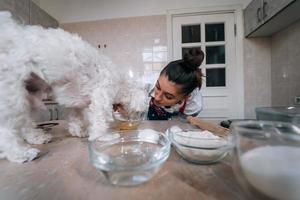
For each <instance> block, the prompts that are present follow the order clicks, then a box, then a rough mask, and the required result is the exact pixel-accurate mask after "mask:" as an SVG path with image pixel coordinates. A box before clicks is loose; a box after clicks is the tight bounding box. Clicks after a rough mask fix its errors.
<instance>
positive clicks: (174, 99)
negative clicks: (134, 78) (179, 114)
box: [153, 74, 185, 106]
mask: <svg viewBox="0 0 300 200" xmlns="http://www.w3.org/2000/svg"><path fill="white" fill-rule="evenodd" d="M179 90H180V87H179V86H178V85H176V83H174V82H171V81H169V80H168V77H167V76H166V75H164V74H162V75H160V77H159V78H158V80H157V82H156V84H155V89H154V101H153V103H154V104H155V105H156V106H173V105H175V104H177V103H178V102H179V101H181V100H183V99H184V98H185V95H183V94H179V93H178V91H179Z"/></svg>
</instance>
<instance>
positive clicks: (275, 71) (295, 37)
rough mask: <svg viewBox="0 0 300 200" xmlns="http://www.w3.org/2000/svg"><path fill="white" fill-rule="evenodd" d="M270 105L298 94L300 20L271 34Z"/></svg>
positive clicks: (285, 102) (291, 99)
mask: <svg viewBox="0 0 300 200" xmlns="http://www.w3.org/2000/svg"><path fill="white" fill-rule="evenodd" d="M271 51H272V70H271V71H272V105H273V106H281V105H285V106H286V105H293V104H294V98H295V96H300V21H299V22H297V23H295V24H293V25H291V26H290V27H288V28H287V29H285V30H283V31H281V32H279V33H277V34H275V35H274V36H272V49H271Z"/></svg>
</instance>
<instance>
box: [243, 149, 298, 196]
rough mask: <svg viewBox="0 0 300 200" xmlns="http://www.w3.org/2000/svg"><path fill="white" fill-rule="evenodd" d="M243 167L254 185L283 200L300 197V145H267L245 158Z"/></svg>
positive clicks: (246, 155)
mask: <svg viewBox="0 0 300 200" xmlns="http://www.w3.org/2000/svg"><path fill="white" fill-rule="evenodd" d="M241 167H242V170H243V172H244V174H245V176H246V178H247V180H248V181H249V182H250V184H251V185H252V186H253V187H254V188H256V189H257V190H259V191H260V192H262V193H264V194H266V195H268V196H270V197H273V198H275V199H279V200H299V199H300V148H299V147H289V146H264V147H259V148H256V149H253V150H250V151H248V152H246V153H245V154H243V155H242V157H241Z"/></svg>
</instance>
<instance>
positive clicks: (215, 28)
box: [205, 23, 225, 42]
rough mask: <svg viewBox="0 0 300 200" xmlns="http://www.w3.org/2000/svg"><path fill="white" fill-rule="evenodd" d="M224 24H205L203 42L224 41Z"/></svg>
mask: <svg viewBox="0 0 300 200" xmlns="http://www.w3.org/2000/svg"><path fill="white" fill-rule="evenodd" d="M224 38H225V37H224V23H219V24H205V41H206V42H214V41H224Z"/></svg>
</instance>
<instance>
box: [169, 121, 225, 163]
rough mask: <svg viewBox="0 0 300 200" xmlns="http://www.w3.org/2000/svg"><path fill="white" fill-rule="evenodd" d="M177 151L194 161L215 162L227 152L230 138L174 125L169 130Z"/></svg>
mask: <svg viewBox="0 0 300 200" xmlns="http://www.w3.org/2000/svg"><path fill="white" fill-rule="evenodd" d="M167 134H168V135H169V137H170V138H171V141H172V143H173V144H174V145H175V146H176V150H177V152H178V153H179V154H180V155H182V156H183V157H184V158H186V159H187V160H190V161H192V162H199V163H201V162H214V161H217V160H218V159H220V158H222V157H223V156H225V155H226V153H227V149H228V148H227V147H228V145H229V143H228V140H227V139H225V138H221V137H219V136H217V135H214V134H213V133H211V132H210V131H207V130H204V131H202V130H200V129H199V130H182V129H181V128H179V127H178V126H172V127H171V128H170V129H169V131H168V132H167Z"/></svg>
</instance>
